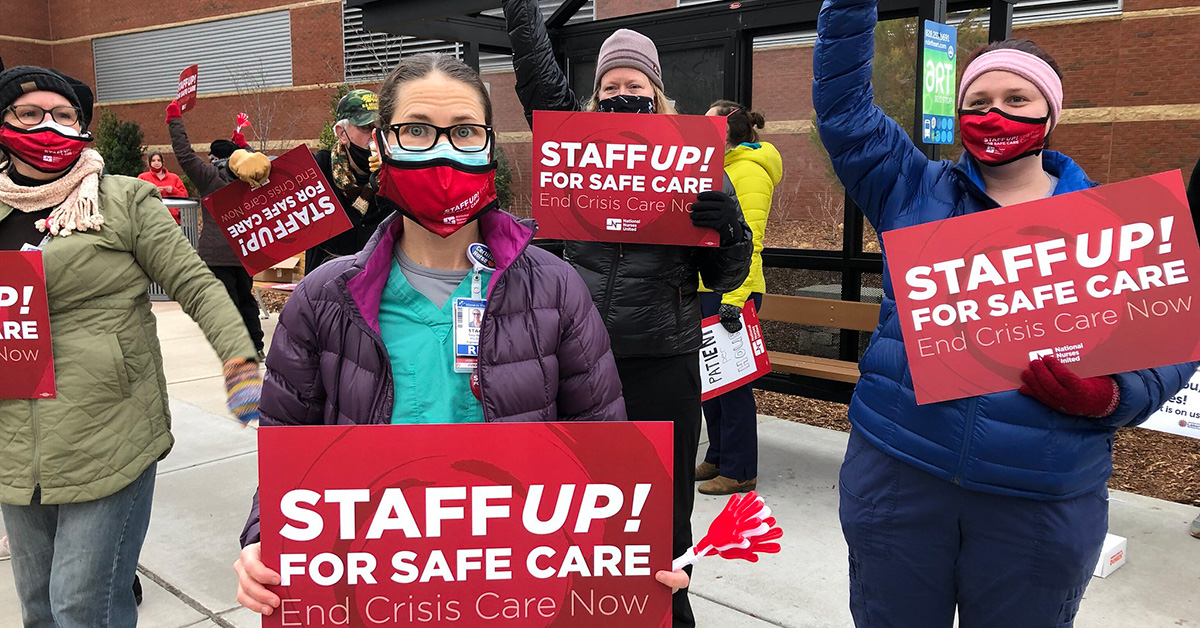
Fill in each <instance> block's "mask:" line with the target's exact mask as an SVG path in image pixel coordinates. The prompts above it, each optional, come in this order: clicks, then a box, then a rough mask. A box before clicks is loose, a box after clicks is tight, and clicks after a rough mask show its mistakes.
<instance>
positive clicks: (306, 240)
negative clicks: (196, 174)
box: [204, 146, 351, 275]
mask: <svg viewBox="0 0 1200 628" xmlns="http://www.w3.org/2000/svg"><path fill="white" fill-rule="evenodd" d="M204 208H205V209H207V210H208V213H209V215H211V216H212V217H213V220H215V221H216V223H217V225H219V226H220V227H221V231H222V232H224V234H225V239H227V240H229V244H230V246H232V247H233V251H234V253H237V255H238V258H239V259H241V261H242V266H245V267H246V271H247V272H249V273H250V274H251V275H255V274H257V273H259V272H260V271H263V270H265V269H267V268H270V267H271V266H274V265H275V264H277V263H279V262H281V261H283V260H285V259H287V258H289V257H291V256H293V255H296V254H297V253H301V252H303V251H305V250H307V249H309V248H311V247H313V246H316V245H318V244H320V243H322V242H324V241H326V240H328V239H329V238H331V237H333V236H335V235H337V234H339V233H342V232H343V231H346V230H348V229H350V227H351V223H350V217H349V216H347V215H346V212H345V210H344V209H342V206H341V203H339V202H338V199H337V196H335V195H334V193H333V187H332V186H330V185H329V182H328V181H326V180H325V176H324V175H323V174H321V170H320V169H319V168H318V167H317V161H316V160H315V159H313V156H312V153H310V152H309V151H308V147H306V146H297V147H296V148H293V149H292V150H289V151H288V152H286V153H284V154H282V155H280V156H279V157H277V158H275V160H274V161H272V162H271V177H270V179H268V180H267V183H265V184H264V185H263V186H262V187H258V188H251V187H250V184H248V183H246V182H244V181H234V182H233V183H230V184H229V185H226V186H225V187H223V188H221V189H219V190H217V191H216V192H213V193H212V194H209V195H208V196H206V197H204Z"/></svg>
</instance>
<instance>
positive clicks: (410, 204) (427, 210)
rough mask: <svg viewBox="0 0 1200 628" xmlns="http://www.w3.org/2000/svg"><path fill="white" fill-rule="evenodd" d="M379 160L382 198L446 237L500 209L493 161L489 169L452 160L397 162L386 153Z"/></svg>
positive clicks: (425, 226) (431, 230)
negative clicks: (482, 216)
mask: <svg viewBox="0 0 1200 628" xmlns="http://www.w3.org/2000/svg"><path fill="white" fill-rule="evenodd" d="M381 145H382V144H381ZM380 157H381V158H382V160H383V165H382V166H380V168H379V173H378V175H377V176H378V178H379V196H380V197H382V198H383V199H384V200H387V201H391V202H392V203H393V204H395V205H396V207H397V209H398V210H399V211H400V212H401V213H402V214H404V215H405V216H408V217H409V218H411V219H413V220H414V221H416V222H417V224H419V225H421V226H422V227H424V228H425V229H427V230H429V231H430V232H432V233H436V234H437V235H439V236H441V237H443V238H448V237H450V236H451V235H453V234H454V232H456V231H458V230H459V229H461V228H462V227H463V226H464V225H466V224H467V223H469V222H471V221H472V220H474V219H476V218H478V217H479V215H480V214H482V213H484V212H486V211H489V210H492V209H495V208H496V207H497V206H498V204H497V196H496V164H495V162H494V161H493V162H492V163H489V164H488V165H486V166H467V165H464V164H460V163H457V162H455V161H452V160H450V159H431V160H428V161H397V160H395V159H392V158H391V157H390V156H388V154H387V152H386V151H381V154H380Z"/></svg>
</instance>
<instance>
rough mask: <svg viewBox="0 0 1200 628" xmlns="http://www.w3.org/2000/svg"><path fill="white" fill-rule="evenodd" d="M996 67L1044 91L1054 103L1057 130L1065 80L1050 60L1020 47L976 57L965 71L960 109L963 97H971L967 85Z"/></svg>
mask: <svg viewBox="0 0 1200 628" xmlns="http://www.w3.org/2000/svg"><path fill="white" fill-rule="evenodd" d="M994 70H1003V71H1005V72H1012V73H1013V74H1016V75H1017V76H1020V77H1021V78H1023V79H1025V80H1027V81H1029V82H1030V83H1033V84H1034V85H1036V86H1037V88H1038V91H1040V92H1042V96H1044V97H1045V98H1046V102H1048V103H1049V104H1050V130H1051V131H1053V130H1054V127H1055V126H1056V125H1057V124H1058V117H1059V115H1061V114H1062V103H1063V89H1062V79H1060V78H1058V74H1056V73H1055V72H1054V68H1051V67H1050V64H1049V63H1046V62H1045V61H1043V60H1042V59H1040V58H1038V57H1037V56H1035V55H1031V54H1029V53H1028V52H1022V51H1020V50H1013V49H1011V48H1001V49H999V50H993V51H991V52H985V53H983V54H981V55H979V56H978V57H976V59H975V60H974V61H972V62H971V64H970V65H968V66H967V69H966V71H964V72H963V77H962V83H960V84H959V89H958V108H959V109H962V106H963V100H964V99H965V98H966V97H967V88H968V87H970V86H971V83H974V82H975V79H977V78H979V76H980V75H982V74H984V73H986V72H992V71H994Z"/></svg>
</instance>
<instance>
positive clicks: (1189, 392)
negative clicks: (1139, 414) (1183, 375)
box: [1141, 371, 1200, 438]
mask: <svg viewBox="0 0 1200 628" xmlns="http://www.w3.org/2000/svg"><path fill="white" fill-rule="evenodd" d="M1141 427H1144V428H1147V429H1151V430H1158V431H1160V432H1167V433H1169V434H1178V435H1180V436H1189V437H1191V438H1200V371H1197V372H1196V373H1194V374H1193V375H1192V379H1191V380H1190V381H1188V383H1187V386H1184V387H1183V390H1181V391H1179V393H1178V394H1176V395H1175V396H1174V397H1171V399H1170V400H1168V401H1167V402H1166V403H1164V404H1163V406H1162V407H1161V408H1159V410H1158V412H1155V413H1154V414H1152V415H1150V418H1149V419H1147V420H1146V422H1145V423H1142V424H1141Z"/></svg>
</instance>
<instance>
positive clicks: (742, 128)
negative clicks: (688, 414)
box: [696, 100, 783, 495]
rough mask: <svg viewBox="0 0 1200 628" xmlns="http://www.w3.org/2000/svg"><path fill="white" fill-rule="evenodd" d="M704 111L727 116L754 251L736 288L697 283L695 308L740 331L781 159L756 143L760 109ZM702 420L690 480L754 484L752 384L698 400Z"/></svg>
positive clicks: (725, 490)
mask: <svg viewBox="0 0 1200 628" xmlns="http://www.w3.org/2000/svg"><path fill="white" fill-rule="evenodd" d="M706 115H710V116H724V117H725V119H726V120H727V121H728V131H727V132H726V136H725V143H726V144H725V174H727V175H729V180H730V181H732V182H733V187H734V189H736V190H737V197H738V202H739V203H741V205H742V214H743V215H745V217H746V223H747V224H748V225H750V231H751V232H752V233H753V234H754V256H753V257H751V258H750V274H749V276H747V277H746V281H745V282H744V283H742V285H741V286H740V287H738V289H737V290H734V291H732V292H726V293H724V294H715V293H713V292H710V291H709V290H708V289H707V288H705V287H704V286H703V285H701V286H700V310H701V313H702V314H703V315H704V317H705V318H707V317H709V316H720V317H721V324H722V325H723V326H724V327H725V329H727V330H729V332H730V333H735V332H738V331H741V329H742V323H741V318H740V316H741V313H742V308H743V307H745V306H746V303H747V302H748V301H753V302H754V307H755V309H758V308H761V307H762V296H763V293H764V292H766V291H767V281H766V279H764V278H763V265H762V250H763V236H764V234H766V231H767V216H768V215H769V214H770V213H771V197H772V196H774V194H775V186H777V185H779V182H780V181H781V180H782V179H783V158H782V157H780V156H779V151H778V150H776V149H775V147H774V146H773V145H771V143H770V142H761V141H759V138H758V131H757V129H761V128H763V127H764V126H766V120H765V119H763V116H762V114H761V113H758V112H757V111H750V110H749V109H746V108H745V107H743V106H741V105H740V104H738V103H736V102H733V101H731V100H718V101H717V102H715V103H713V104H712V107H711V108H710V109H709V110H708V113H707V114H706ZM703 405H704V422H705V425H707V426H708V453H706V454H704V462H702V463H700V464H699V465H698V466H697V467H696V481H697V482H700V483H701V484H700V487H699V490H700V492H701V493H704V494H705V495H731V494H733V493H745V492H747V491H752V490H754V488H755V487H756V486H758V407H757V405H755V403H754V389H753V387H752V386H751V384H746V385H745V386H741V387H738V388H735V389H733V390H730V391H728V392H726V393H725V394H723V395H721V396H719V397H716V398H714V399H710V400H708V401H705V402H704V404H703Z"/></svg>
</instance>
